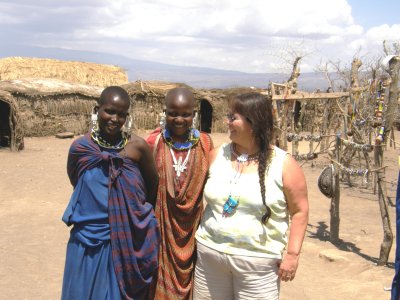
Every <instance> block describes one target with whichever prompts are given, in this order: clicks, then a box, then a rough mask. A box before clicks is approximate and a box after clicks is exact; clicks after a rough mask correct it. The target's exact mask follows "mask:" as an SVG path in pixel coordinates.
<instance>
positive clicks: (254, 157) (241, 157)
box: [231, 143, 260, 162]
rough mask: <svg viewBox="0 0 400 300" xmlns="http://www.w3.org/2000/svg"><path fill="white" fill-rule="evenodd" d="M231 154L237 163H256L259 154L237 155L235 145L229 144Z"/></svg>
mask: <svg viewBox="0 0 400 300" xmlns="http://www.w3.org/2000/svg"><path fill="white" fill-rule="evenodd" d="M231 153H232V154H233V156H234V157H235V158H236V160H237V161H238V162H247V161H253V160H254V161H256V160H258V156H259V154H260V152H257V153H254V154H252V155H248V154H247V153H242V154H239V153H237V152H236V146H235V144H233V143H231Z"/></svg>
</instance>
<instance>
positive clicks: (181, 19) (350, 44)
mask: <svg viewBox="0 0 400 300" xmlns="http://www.w3.org/2000/svg"><path fill="white" fill-rule="evenodd" d="M32 3H33V2H31V1H27V0H26V1H13V2H11V1H9V2H4V1H3V4H0V11H1V13H0V24H5V25H6V26H8V27H9V28H8V29H10V30H7V28H6V29H5V30H2V31H1V32H0V38H2V40H5V39H7V38H8V39H7V40H12V39H15V40H18V41H27V42H32V43H36V44H37V45H42V46H58V47H65V48H70V49H77V50H96V51H102V52H109V53H115V54H122V55H126V56H129V57H131V58H136V59H146V60H154V61H159V62H165V63H170V64H180V65H193V66H202V67H215V68H221V69H231V70H240V71H247V72H268V71H275V70H276V69H271V68H272V67H274V65H276V62H273V61H271V60H273V59H274V57H272V56H270V55H269V54H270V53H271V52H277V55H276V56H275V58H276V57H277V56H278V57H279V55H282V53H283V51H284V50H287V47H294V48H296V47H298V48H296V49H295V50H296V51H303V53H311V55H309V56H308V57H307V58H305V60H304V66H303V67H302V69H303V71H304V72H305V71H312V69H313V63H314V65H315V63H317V62H318V61H319V60H321V57H322V58H327V57H329V58H331V59H334V58H335V57H339V58H341V59H342V60H346V59H350V58H351V57H352V55H354V51H356V49H358V48H359V47H360V46H362V48H364V49H365V51H367V50H368V49H369V47H374V46H375V47H376V45H377V44H379V43H381V42H382V40H383V39H388V40H394V39H396V38H397V39H399V36H400V25H399V24H398V25H392V26H388V25H382V26H378V27H375V28H371V29H367V30H365V29H364V28H363V27H362V26H360V25H358V24H356V23H355V22H354V19H353V16H352V8H351V6H350V5H349V4H348V2H347V1H345V0H336V1H321V0H303V1H296V0H280V1H265V0H133V1H132V0H114V1H96V0H91V1H78V0H70V1H63V2H59V1H49V0H47V1H37V2H35V3H36V4H34V5H33V4H32ZM21 24H26V25H25V26H26V27H23V26H22V25H21ZM14 25H15V26H14ZM16 25H19V26H16ZM8 32H9V33H10V36H8V35H7V34H8ZM364 32H365V34H364ZM11 35H12V36H11ZM32 37H34V41H33V38H32ZM299 41H301V43H300V44H299V45H296V43H297V42H299ZM285 48H286V49H285Z"/></svg>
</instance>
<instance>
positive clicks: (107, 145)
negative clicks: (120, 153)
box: [90, 130, 129, 150]
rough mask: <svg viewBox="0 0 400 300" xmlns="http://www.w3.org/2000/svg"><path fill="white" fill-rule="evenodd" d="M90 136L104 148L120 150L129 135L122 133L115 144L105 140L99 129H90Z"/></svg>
mask: <svg viewBox="0 0 400 300" xmlns="http://www.w3.org/2000/svg"><path fill="white" fill-rule="evenodd" d="M90 135H91V137H92V139H93V141H95V142H96V144H98V145H99V146H100V147H102V148H106V149H113V150H121V149H123V148H124V147H125V145H126V144H127V143H128V140H129V136H128V135H127V134H122V139H121V140H120V141H119V142H118V143H117V144H115V145H112V144H110V143H109V142H107V141H106V140H105V139H103V137H102V136H101V135H100V131H99V130H92V132H91V134H90Z"/></svg>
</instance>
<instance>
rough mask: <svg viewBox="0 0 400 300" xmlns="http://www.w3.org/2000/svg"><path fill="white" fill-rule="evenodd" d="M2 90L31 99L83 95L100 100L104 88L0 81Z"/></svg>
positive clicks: (42, 81)
mask: <svg viewBox="0 0 400 300" xmlns="http://www.w3.org/2000/svg"><path fill="white" fill-rule="evenodd" d="M0 90H3V91H8V92H10V93H11V94H22V95H26V96H29V97H35V96H50V95H68V94H81V95H84V96H88V97H93V98H98V97H99V96H100V94H101V92H102V90H103V88H101V87H97V86H90V85H84V84H77V83H71V82H66V81H62V80H58V79H18V80H5V81H0Z"/></svg>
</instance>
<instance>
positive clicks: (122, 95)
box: [98, 86, 131, 105]
mask: <svg viewBox="0 0 400 300" xmlns="http://www.w3.org/2000/svg"><path fill="white" fill-rule="evenodd" d="M108 99H121V100H123V101H125V102H127V103H128V104H130V103H131V101H130V97H129V94H128V92H127V91H125V90H124V89H123V88H122V87H120V86H109V87H106V88H105V89H104V90H103V92H102V93H101V95H100V98H99V101H98V104H99V105H103V104H104V103H106V101H107V100H108Z"/></svg>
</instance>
